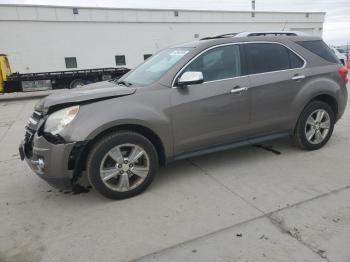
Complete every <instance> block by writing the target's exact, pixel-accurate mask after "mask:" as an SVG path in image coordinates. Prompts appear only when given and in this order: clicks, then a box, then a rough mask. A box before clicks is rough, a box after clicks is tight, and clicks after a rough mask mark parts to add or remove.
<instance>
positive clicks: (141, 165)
mask: <svg viewBox="0 0 350 262" xmlns="http://www.w3.org/2000/svg"><path fill="white" fill-rule="evenodd" d="M149 170H150V161H149V157H148V155H147V153H146V151H145V150H144V149H143V148H141V147H140V146H138V145H135V144H122V145H118V146H116V147H113V148H112V149H110V150H109V151H108V152H107V154H105V156H104V157H103V159H102V161H101V166H100V177H101V179H102V181H103V183H104V184H105V185H106V186H107V187H108V188H110V189H112V190H114V191H118V192H126V191H130V190H132V189H134V188H136V187H138V186H139V185H140V184H141V183H142V182H143V181H144V180H145V179H146V177H147V175H148V174H149Z"/></svg>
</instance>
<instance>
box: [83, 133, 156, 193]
mask: <svg viewBox="0 0 350 262" xmlns="http://www.w3.org/2000/svg"><path fill="white" fill-rule="evenodd" d="M157 170H158V155H157V152H156V149H155V148H154V146H153V144H152V143H151V142H150V141H149V140H148V139H147V138H145V137H144V136H142V135H140V134H138V133H135V132H130V131H120V132H117V133H113V134H110V135H107V136H105V137H103V138H102V139H101V140H100V141H99V142H98V143H97V144H95V145H94V146H93V148H92V150H91V151H90V154H89V156H88V160H87V176H88V179H89V181H90V184H91V185H92V186H93V188H94V189H95V190H96V191H98V192H99V193H101V194H102V195H103V196H105V197H107V198H110V199H125V198H129V197H133V196H135V195H137V194H140V193H141V192H143V191H144V190H145V189H146V188H147V187H148V186H149V185H150V184H151V182H152V180H153V178H154V176H155V175H156V173H157Z"/></svg>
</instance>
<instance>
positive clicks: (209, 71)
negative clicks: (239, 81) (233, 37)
mask: <svg viewBox="0 0 350 262" xmlns="http://www.w3.org/2000/svg"><path fill="white" fill-rule="evenodd" d="M188 71H199V72H202V73H203V77H204V82H208V81H214V80H220V79H226V78H232V77H236V76H240V75H241V62H240V51H239V45H227V46H220V47H216V48H213V49H210V50H209V51H207V52H205V53H204V54H202V55H200V56H199V57H197V58H196V59H195V60H194V61H192V62H191V63H190V64H189V65H188V66H187V67H186V69H185V70H184V71H183V72H188Z"/></svg>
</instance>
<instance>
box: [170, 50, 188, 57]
mask: <svg viewBox="0 0 350 262" xmlns="http://www.w3.org/2000/svg"><path fill="white" fill-rule="evenodd" d="M188 52H189V51H188V50H174V51H172V52H171V53H170V55H180V56H184V55H186V54H187V53H188Z"/></svg>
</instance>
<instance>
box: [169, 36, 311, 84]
mask: <svg viewBox="0 0 350 262" xmlns="http://www.w3.org/2000/svg"><path fill="white" fill-rule="evenodd" d="M244 44H278V45H281V46H284V47H285V48H287V49H288V50H290V51H292V52H293V53H294V54H296V55H297V56H298V57H299V58H300V59H301V60H303V62H304V64H303V66H302V67H295V68H289V69H283V70H276V71H269V72H264V73H256V74H247V75H242V76H235V77H230V78H223V79H217V80H211V81H206V82H203V83H202V84H205V83H212V82H218V81H224V80H229V79H235V78H240V77H247V76H254V75H262V74H271V73H278V72H284V71H289V70H295V69H304V68H305V67H306V65H307V62H306V60H305V59H304V57H303V56H301V55H300V54H299V53H297V52H296V51H294V50H293V49H291V48H290V47H288V46H286V45H285V44H282V43H279V42H274V41H252V42H237V43H225V44H218V45H214V46H211V47H208V48H207V49H204V50H203V51H201V52H200V53H199V54H197V55H196V56H195V57H193V58H192V59H191V60H190V61H188V62H187V63H186V64H185V65H184V66H183V67H182V68H181V69H180V70H179V72H177V73H176V75H175V77H174V78H173V81H172V82H171V88H177V86H175V80H176V79H177V78H178V77H179V75H180V74H181V73H182V72H183V71H184V70H185V69H186V67H187V66H188V65H189V64H190V63H192V62H193V60H195V59H196V58H198V57H199V56H200V55H202V54H204V53H205V52H207V51H209V50H211V49H214V48H217V47H221V46H228V45H244Z"/></svg>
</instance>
